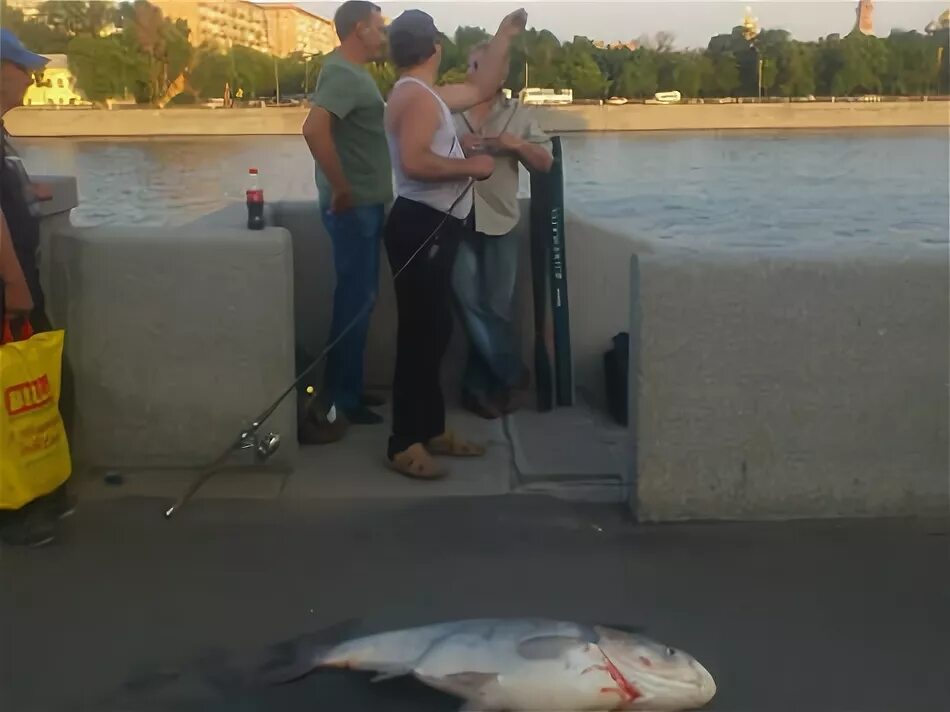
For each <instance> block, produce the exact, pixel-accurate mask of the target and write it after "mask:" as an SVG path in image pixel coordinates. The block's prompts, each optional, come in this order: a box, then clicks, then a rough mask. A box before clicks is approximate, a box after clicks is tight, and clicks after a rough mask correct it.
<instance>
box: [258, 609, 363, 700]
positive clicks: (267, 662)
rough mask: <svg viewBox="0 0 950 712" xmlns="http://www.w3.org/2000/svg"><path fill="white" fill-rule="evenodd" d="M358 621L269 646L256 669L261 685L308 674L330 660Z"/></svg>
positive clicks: (348, 621)
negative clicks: (332, 653)
mask: <svg viewBox="0 0 950 712" xmlns="http://www.w3.org/2000/svg"><path fill="white" fill-rule="evenodd" d="M357 623H358V621H357V620H356V619H351V620H347V621H343V622H342V623H337V624H336V625H332V626H330V627H328V628H324V629H323V630H320V631H317V632H315V633H310V634H308V635H302V636H299V637H297V638H292V639H290V640H285V641H283V642H280V643H276V644H274V645H271V646H270V647H268V648H266V649H265V651H264V654H263V662H262V663H261V664H260V665H259V666H257V668H256V670H255V671H254V673H252V679H253V682H254V683H255V684H257V685H263V686H271V685H283V684H286V683H289V682H294V681H295V680H299V679H300V678H302V677H306V676H307V675H309V674H310V673H311V672H313V671H314V670H315V669H317V668H320V667H324V666H327V665H328V664H329V660H328V658H329V655H330V653H331V652H332V651H333V649H334V648H336V647H337V646H338V645H339V644H340V643H341V642H343V641H344V640H346V639H347V637H350V634H352V632H353V630H354V629H355V628H356V625H357Z"/></svg>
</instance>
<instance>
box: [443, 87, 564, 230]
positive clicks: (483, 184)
mask: <svg viewBox="0 0 950 712" xmlns="http://www.w3.org/2000/svg"><path fill="white" fill-rule="evenodd" d="M454 119H455V128H456V130H457V131H458V135H459V136H460V137H461V136H463V135H464V134H467V133H476V134H478V135H480V136H484V137H487V138H491V137H494V136H497V135H498V134H499V133H501V132H502V131H506V132H507V133H510V134H513V135H515V136H517V137H519V138H520V139H522V140H524V141H529V142H530V143H536V144H540V145H542V146H545V147H546V148H547V150H548V152H549V153H551V152H553V150H554V148H553V146H552V144H551V139H550V137H549V136H548V135H547V134H546V133H544V131H542V130H541V126H540V125H539V124H538V122H537V119H535V117H534V113H533V111H532V110H531V108H529V107H527V106H519V104H518V101H517V100H513V99H512V100H509V99H506V98H505V97H504V96H499V97H498V99H497V100H496V102H495V105H494V106H493V107H492V110H491V113H489V115H488V118H487V120H486V121H485V123H484V125H483V126H482V127H481V130H480V131H473V130H472V125H473V124H474V122H473V121H472V119H470V118H469V117H468V112H465V113H463V114H455V115H454ZM506 124H507V128H505V125H506ZM518 166H519V160H518V158H517V156H496V157H495V172H494V173H492V175H491V178H488V179H487V180H483V181H479V182H478V183H476V184H475V229H476V230H477V231H478V232H481V233H484V234H486V235H506V234H507V233H509V232H511V231H512V230H513V229H514V227H515V226H516V225H517V224H518V220H519V219H520V217H521V211H520V209H519V206H518Z"/></svg>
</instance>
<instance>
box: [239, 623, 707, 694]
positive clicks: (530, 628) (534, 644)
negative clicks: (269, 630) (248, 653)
mask: <svg viewBox="0 0 950 712" xmlns="http://www.w3.org/2000/svg"><path fill="white" fill-rule="evenodd" d="M280 649H281V653H280V654H279V655H278V656H277V657H275V658H273V659H271V660H270V661H269V662H268V663H266V664H265V665H264V666H262V667H261V668H259V670H258V673H257V681H258V682H263V683H265V684H280V683H286V682H290V681H292V680H295V679H298V678H300V677H303V676H304V675H307V674H309V673H310V672H312V671H314V670H316V669H319V668H343V669H351V670H365V671H373V672H376V673H378V674H377V676H376V677H374V678H373V681H374V682H375V681H377V680H384V679H390V678H394V677H401V676H403V675H412V676H414V677H415V678H417V679H418V680H420V681H421V682H423V683H425V684H426V685H429V686H430V687H433V688H435V689H437V690H441V691H442V692H446V693H448V694H450V695H454V696H456V697H458V698H460V699H461V700H463V701H464V706H463V707H462V709H463V710H465V711H466V712H476V711H477V712H489V711H493V712H494V711H501V710H504V711H505V712H535V711H537V712H541V711H543V712H554V711H556V710H561V711H566V710H571V711H573V712H595V711H596V712H608V711H610V710H645V711H647V710H648V711H650V712H679V711H680V710H692V709H698V708H700V707H702V706H703V705H705V704H706V703H708V702H709V701H710V700H711V699H712V698H713V696H714V695H715V694H716V683H715V682H714V681H713V678H712V675H710V674H709V672H708V671H707V670H706V668H704V667H703V666H702V665H701V664H700V663H699V662H698V661H697V660H695V659H694V658H693V657H692V656H691V655H689V654H687V653H685V652H683V651H681V650H675V649H673V648H670V647H668V646H666V645H663V644H661V643H657V642H655V641H653V640H650V639H649V638H646V637H644V636H642V635H640V634H638V633H636V632H632V631H630V630H629V629H621V628H619V627H609V626H601V625H585V624H581V623H570V622H561V621H553V620H542V619H522V618H517V619H478V620H464V621H457V622H450V623H438V624H434V625H427V626H422V627H418V628H409V629H405V630H397V631H392V632H386V633H379V634H376V635H368V636H363V637H357V638H353V639H350V640H345V641H343V642H339V643H330V644H327V643H326V642H317V641H315V640H308V639H306V638H304V639H300V640H298V641H296V642H294V643H291V644H284V646H281V648H280Z"/></svg>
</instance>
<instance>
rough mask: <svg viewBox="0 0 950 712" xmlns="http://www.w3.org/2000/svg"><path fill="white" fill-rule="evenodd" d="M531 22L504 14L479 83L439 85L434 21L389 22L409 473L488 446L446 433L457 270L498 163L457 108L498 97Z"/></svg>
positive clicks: (402, 424)
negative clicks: (474, 140) (481, 149)
mask: <svg viewBox="0 0 950 712" xmlns="http://www.w3.org/2000/svg"><path fill="white" fill-rule="evenodd" d="M526 19H527V14H526V13H524V11H519V12H518V13H513V14H512V15H509V16H508V17H507V18H505V21H503V22H502V25H501V27H500V28H499V32H498V34H497V35H496V37H495V39H494V40H492V43H491V44H490V47H489V50H487V51H486V54H487V55H488V59H487V61H484V62H483V64H484V65H485V68H484V70H483V76H482V77H481V78H479V79H478V80H477V83H471V84H464V85H452V86H449V87H439V88H438V89H435V88H434V86H433V85H434V83H435V79H436V76H437V74H438V69H439V64H440V62H441V59H442V47H441V44H440V43H441V35H440V34H439V32H438V30H437V29H436V27H435V23H434V22H433V21H432V18H431V17H430V16H429V15H427V14H426V13H424V12H421V11H419V10H409V11H407V12H405V13H403V14H402V15H400V16H399V17H398V18H396V20H394V21H393V22H392V24H391V25H390V27H389V46H390V53H391V55H392V59H393V62H394V63H395V64H396V67H397V69H398V70H400V72H401V74H402V77H401V78H400V79H399V81H398V82H396V85H395V87H394V88H393V90H392V93H391V94H390V96H389V101H388V104H387V106H386V118H385V121H386V138H387V141H388V144H389V153H390V157H391V159H392V166H393V172H394V174H395V180H396V185H395V188H396V201H395V203H394V204H393V207H392V210H391V211H390V213H389V216H388V217H387V220H386V226H385V228H384V231H383V240H384V242H385V245H386V253H387V255H388V257H389V264H390V268H391V269H392V272H393V275H394V277H395V281H394V287H395V292H396V308H397V312H398V318H399V326H398V331H397V340H396V364H395V373H394V377H393V401H392V402H393V429H392V435H391V436H390V438H389V446H388V448H387V460H388V462H389V464H390V466H391V467H392V468H393V469H395V470H396V471H397V472H400V473H401V474H404V475H406V476H409V477H416V478H423V479H432V478H437V477H442V476H443V475H445V474H446V471H445V470H444V469H443V468H442V467H441V466H440V465H438V464H437V463H436V462H435V461H434V460H433V459H432V455H447V456H463V457H471V456H479V455H482V454H484V448H482V447H480V446H478V445H475V444H473V443H469V442H466V441H464V440H462V439H460V438H458V437H456V436H455V435H454V434H452V433H451V432H450V431H446V427H445V404H444V401H443V398H442V389H441V384H440V371H441V364H442V357H443V355H444V354H445V350H446V347H447V346H448V343H449V338H450V336H451V332H452V310H451V303H450V300H451V275H452V267H453V265H454V262H455V255H456V253H457V251H458V245H459V240H460V238H461V235H462V234H463V233H464V232H465V231H466V230H468V229H469V227H468V225H467V222H468V219H469V218H470V216H471V212H472V206H473V197H472V185H473V181H475V180H483V179H485V178H488V177H489V176H490V175H491V173H492V170H493V169H494V161H493V159H492V158H491V157H490V156H487V155H476V156H470V157H466V156H465V153H464V152H463V151H462V146H461V144H460V143H459V140H458V136H457V135H456V132H455V124H454V122H453V120H452V111H453V110H455V111H461V110H464V109H467V108H469V107H471V106H474V105H475V104H478V103H480V102H482V101H484V100H485V99H487V98H488V97H490V96H492V95H493V94H494V92H495V91H496V89H497V87H498V85H499V83H500V82H501V79H502V78H503V77H504V76H505V74H506V73H507V52H508V48H509V45H510V42H511V39H512V38H513V37H514V36H515V35H517V34H518V32H520V31H521V30H522V29H524V23H525V21H526Z"/></svg>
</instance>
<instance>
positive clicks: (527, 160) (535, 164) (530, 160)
mask: <svg viewBox="0 0 950 712" xmlns="http://www.w3.org/2000/svg"><path fill="white" fill-rule="evenodd" d="M518 108H519V109H520V110H522V111H524V110H525V109H524V107H518ZM484 142H485V147H486V148H487V149H488V150H489V151H490V152H492V153H509V154H511V155H514V156H516V157H517V158H518V160H519V161H521V163H523V164H524V166H525V168H527V169H528V170H529V171H537V172H539V173H547V172H549V171H550V170H551V166H553V165H554V147H553V145H552V144H551V139H550V138H549V137H548V135H547V134H546V133H544V131H542V130H541V126H540V125H539V124H538V122H537V119H535V118H534V116H533V115H532V116H531V118H530V119H529V120H528V122H527V124H526V126H525V128H524V131H523V133H522V135H521V136H520V137H519V136H516V135H514V134H510V133H503V134H501V135H500V136H497V137H494V138H487V139H485V141H484Z"/></svg>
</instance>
